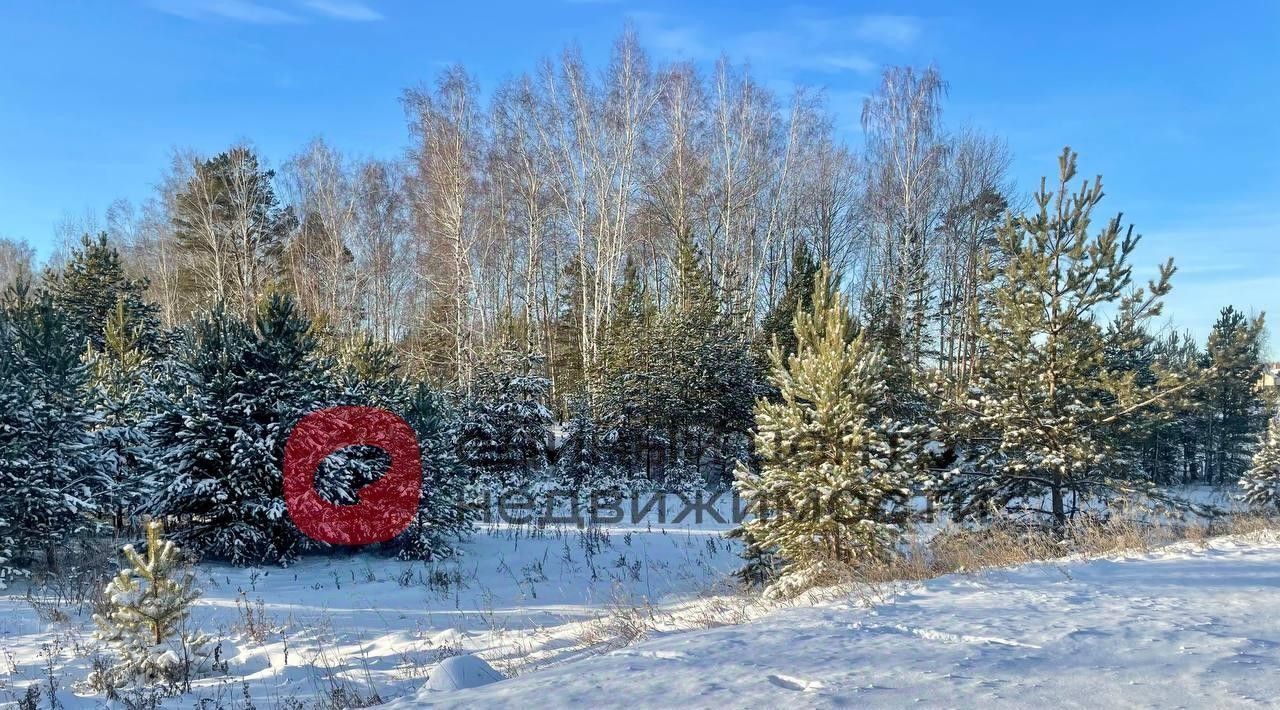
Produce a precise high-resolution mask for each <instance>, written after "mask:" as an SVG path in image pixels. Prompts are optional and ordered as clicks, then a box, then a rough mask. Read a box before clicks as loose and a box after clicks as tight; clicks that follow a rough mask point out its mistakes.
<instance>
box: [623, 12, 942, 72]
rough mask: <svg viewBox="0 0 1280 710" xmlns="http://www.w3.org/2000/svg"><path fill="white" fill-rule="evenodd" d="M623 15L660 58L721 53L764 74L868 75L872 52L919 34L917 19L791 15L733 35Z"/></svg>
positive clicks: (659, 17) (904, 44) (654, 16)
mask: <svg viewBox="0 0 1280 710" xmlns="http://www.w3.org/2000/svg"><path fill="white" fill-rule="evenodd" d="M629 16H630V18H631V21H632V22H634V23H635V25H636V29H637V30H638V32H639V33H640V40H641V41H642V42H643V43H644V44H645V45H646V46H647V47H649V48H651V49H652V50H653V51H654V52H655V53H657V54H659V55H660V56H663V57H665V58H678V59H694V60H706V59H712V58H715V57H716V56H719V55H720V54H722V53H723V54H726V55H728V56H729V57H730V58H731V59H733V60H736V61H748V62H750V63H751V64H752V65H754V66H756V67H758V68H764V69H767V70H770V71H776V70H782V71H814V72H822V73H828V74H830V73H839V72H853V73H857V74H872V73H874V72H875V71H876V69H877V68H878V67H879V65H880V62H879V61H877V60H876V59H874V58H873V56H872V55H873V53H876V52H884V51H899V50H903V49H906V48H908V47H910V46H912V45H914V44H915V43H916V41H917V40H918V39H919V37H920V35H921V32H922V24H921V22H920V20H918V19H916V18H913V17H906V16H898V15H854V16H843V15H842V16H834V17H817V16H812V15H793V16H790V17H785V18H783V19H779V20H777V21H775V22H772V23H770V24H769V25H768V26H766V27H762V28H758V29H749V30H746V31H741V32H736V33H734V32H724V31H722V30H715V31H708V32H704V31H703V28H702V27H701V26H699V25H697V24H694V23H690V22H685V21H682V20H680V19H679V18H676V17H672V16H669V15H663V14H659V13H655V12H632V13H630V15H629ZM709 36H710V37H715V38H716V39H715V40H709V39H708V37H709Z"/></svg>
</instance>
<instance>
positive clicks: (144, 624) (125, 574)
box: [93, 522, 209, 688]
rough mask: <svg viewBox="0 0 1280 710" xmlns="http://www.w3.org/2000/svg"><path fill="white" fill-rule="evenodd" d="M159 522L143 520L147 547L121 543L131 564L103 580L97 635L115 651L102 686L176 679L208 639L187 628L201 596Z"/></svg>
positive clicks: (178, 553)
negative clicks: (114, 661) (142, 550)
mask: <svg viewBox="0 0 1280 710" xmlns="http://www.w3.org/2000/svg"><path fill="white" fill-rule="evenodd" d="M163 534H164V528H163V526H162V525H161V524H160V523H159V522H151V523H148V525H147V549H146V553H145V554H140V553H139V552H138V551H137V550H135V549H134V547H133V545H125V547H124V550H123V551H124V556H125V559H126V560H127V561H128V563H129V566H128V567H126V568H125V569H122V570H120V573H119V574H117V575H116V577H115V578H114V579H112V580H111V582H110V583H109V584H108V585H107V589H106V597H107V601H106V609H104V610H103V611H102V612H101V613H99V614H95V615H94V617H93V621H94V623H95V624H96V625H97V627H98V630H97V634H96V635H97V637H98V638H99V639H100V640H102V641H104V642H106V643H107V644H108V645H109V646H110V647H111V648H112V649H113V650H114V651H115V652H116V654H117V655H118V656H119V662H118V663H117V664H116V665H115V666H114V667H113V668H111V670H110V672H109V677H99V678H96V679H94V680H95V681H96V683H97V685H100V686H102V687H111V688H117V687H121V686H123V685H127V684H129V683H131V682H132V683H137V684H150V683H156V682H174V681H177V680H180V679H181V677H182V676H183V675H184V672H188V673H189V671H190V670H191V667H192V665H193V661H194V660H195V659H199V658H200V657H201V654H202V652H203V650H204V647H205V646H206V645H207V644H208V642H209V638H208V637H207V636H205V635H204V634H201V633H198V632H191V631H188V630H186V629H185V622H186V620H187V618H188V616H189V615H190V607H191V603H192V602H194V601H195V600H196V599H197V598H199V597H200V594H201V591H200V590H199V589H198V588H196V586H195V578H194V575H193V574H192V572H191V571H190V570H189V569H186V568H185V566H184V562H183V559H182V551H181V549H179V548H178V546H177V545H175V544H174V543H173V542H171V541H169V540H165V539H164V537H163Z"/></svg>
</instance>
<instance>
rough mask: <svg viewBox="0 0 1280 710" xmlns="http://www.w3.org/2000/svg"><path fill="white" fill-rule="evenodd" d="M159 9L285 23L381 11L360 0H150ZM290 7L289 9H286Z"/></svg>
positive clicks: (373, 15)
mask: <svg viewBox="0 0 1280 710" xmlns="http://www.w3.org/2000/svg"><path fill="white" fill-rule="evenodd" d="M148 3H149V4H150V5H151V7H153V8H155V9H157V10H159V11H160V12H164V13H168V14H170V15H176V16H178V17H183V18H186V19H188V20H199V21H208V20H224V21H230V22H243V23H247V24H254V25H284V24H293V23H298V22H305V21H306V20H307V19H308V17H309V16H317V17H322V18H325V19H329V20H340V21H344V22H373V21H376V20H381V19H383V16H382V13H380V12H378V11H377V10H374V9H373V8H371V7H369V6H368V5H366V4H364V3H363V2H360V1H359V0H294V1H293V2H292V3H291V4H290V5H287V6H282V5H281V3H280V2H279V0H277V1H276V2H274V3H268V2H264V1H260V0H148ZM286 8H287V9H286Z"/></svg>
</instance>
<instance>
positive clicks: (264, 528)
mask: <svg viewBox="0 0 1280 710" xmlns="http://www.w3.org/2000/svg"><path fill="white" fill-rule="evenodd" d="M315 351H316V343H315V338H314V337H313V335H312V334H311V331H310V323H309V322H308V321H307V319H306V318H304V317H302V316H300V315H299V314H298V312H297V309H296V306H295V305H294V302H293V300H292V299H290V298H288V297H285V296H272V297H270V298H268V299H267V300H266V301H264V302H263V303H262V304H261V305H260V306H259V309H258V312H257V315H256V317H255V318H254V320H253V322H252V323H247V322H245V321H243V320H241V319H240V318H238V317H236V316H234V315H232V314H230V313H228V312H227V311H226V310H225V309H222V308H221V307H216V308H215V309H214V310H213V311H212V312H210V313H209V314H207V315H206V316H204V317H202V318H201V319H200V320H198V321H197V322H196V323H195V324H193V326H192V327H191V328H190V330H189V331H188V333H187V342H186V343H185V344H184V345H183V346H182V347H180V348H179V352H178V357H177V359H176V360H175V361H174V362H172V363H169V364H168V366H167V367H168V373H167V378H166V379H168V381H169V382H170V386H169V388H168V391H166V392H164V393H163V394H162V397H161V401H160V402H158V403H157V404H156V405H155V411H157V412H158V413H159V414H158V415H157V416H156V417H155V418H153V420H152V421H151V422H150V424H149V427H150V429H151V432H152V436H153V437H154V441H155V445H156V446H157V448H158V449H159V450H160V451H161V453H160V455H159V456H158V461H157V463H158V466H159V469H160V470H159V472H158V475H159V477H160V479H161V480H162V489H161V491H160V492H159V494H158V495H157V497H156V500H155V501H154V502H153V505H152V506H151V508H150V509H151V512H153V513H154V514H155V515H157V516H163V517H166V518H172V519H173V520H174V521H175V522H176V523H177V525H176V526H175V527H174V528H173V533H172V534H173V537H174V539H175V540H177V541H178V542H179V543H180V544H182V545H183V546H184V547H187V548H189V549H191V550H192V551H193V552H196V553H199V554H202V555H207V556H210V557H215V558H219V559H224V560H228V561H230V562H232V563H233V564H259V563H264V562H267V563H270V562H287V561H289V560H290V559H292V558H293V557H294V556H295V555H296V554H297V553H298V552H299V551H300V549H302V548H303V547H304V546H305V544H307V543H306V542H305V541H304V540H303V538H302V537H301V534H300V533H299V532H298V531H297V529H296V528H295V527H294V526H293V524H292V523H291V522H290V521H289V519H288V516H287V515H286V511H285V503H284V488H283V486H284V483H283V471H282V467H283V463H284V461H283V459H284V446H285V442H286V440H287V437H288V435H289V433H290V432H291V431H292V429H293V426H294V425H295V424H296V423H297V422H298V421H299V420H300V419H301V418H302V417H303V416H304V415H305V414H307V413H308V412H311V411H314V410H317V409H322V408H324V407H326V406H329V404H330V403H331V402H332V401H333V399H334V394H333V384H332V382H331V380H330V378H329V375H328V371H329V370H330V364H329V363H327V362H326V361H324V360H322V359H321V358H320V357H318V356H317V354H316V352H315ZM322 468H323V467H322ZM341 471H342V467H338V474H340V473H341ZM335 475H337V474H335ZM317 478H322V476H321V475H319V474H318V475H317ZM330 478H332V476H331V477H330ZM329 483H330V484H331V488H330V489H327V490H326V492H328V490H336V491H353V490H355V488H354V487H353V486H352V485H350V483H349V482H346V481H341V480H339V481H332V480H330V481H329ZM330 495H333V494H332V493H330ZM335 502H342V501H335Z"/></svg>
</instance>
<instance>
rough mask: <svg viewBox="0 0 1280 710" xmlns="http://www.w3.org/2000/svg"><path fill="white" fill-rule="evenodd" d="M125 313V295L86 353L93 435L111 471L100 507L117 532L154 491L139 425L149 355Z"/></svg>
mask: <svg viewBox="0 0 1280 710" xmlns="http://www.w3.org/2000/svg"><path fill="white" fill-rule="evenodd" d="M129 313H130V312H129V310H128V309H126V307H125V302H124V300H123V299H122V300H120V301H118V302H117V303H116V309H115V310H114V311H113V312H112V313H111V316H110V317H109V318H108V319H107V322H106V327H105V328H104V329H103V343H102V348H101V349H94V348H93V345H92V342H91V343H90V350H89V357H88V361H89V365H90V370H91V372H92V382H93V384H94V386H95V387H96V388H97V390H98V396H97V398H96V402H97V404H98V407H99V419H100V423H99V425H98V428H97V430H96V431H95V432H94V435H95V438H96V441H97V447H98V448H99V449H100V450H101V451H102V452H103V453H104V455H105V456H106V463H107V465H108V466H109V467H110V469H111V485H110V488H109V489H108V490H107V491H106V493H105V496H104V499H103V500H102V501H100V507H101V508H102V509H103V511H105V512H108V513H109V514H110V515H111V518H112V523H113V525H114V526H115V529H116V534H117V535H120V534H121V533H122V532H123V530H124V529H125V528H126V527H127V526H129V524H130V521H131V519H132V516H133V514H134V513H135V512H136V511H137V510H138V509H139V508H140V507H141V506H142V505H143V504H144V503H145V502H146V501H148V500H150V499H151V497H152V496H153V495H154V493H155V480H154V478H152V476H151V475H150V474H151V473H152V466H151V464H150V461H151V458H152V450H151V448H150V443H151V442H150V438H149V437H148V436H147V434H146V430H145V427H143V426H142V425H141V423H142V422H143V421H145V419H146V418H147V416H148V409H147V403H146V397H145V393H146V388H147V382H146V381H145V377H146V376H147V373H146V368H147V366H148V364H149V363H150V361H151V356H150V354H149V350H147V349H144V347H143V346H142V339H143V333H144V331H143V329H142V327H141V326H139V325H138V324H136V323H134V322H133V321H132V320H131V319H130V315H129Z"/></svg>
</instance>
